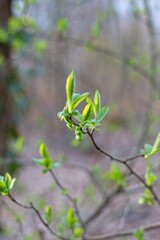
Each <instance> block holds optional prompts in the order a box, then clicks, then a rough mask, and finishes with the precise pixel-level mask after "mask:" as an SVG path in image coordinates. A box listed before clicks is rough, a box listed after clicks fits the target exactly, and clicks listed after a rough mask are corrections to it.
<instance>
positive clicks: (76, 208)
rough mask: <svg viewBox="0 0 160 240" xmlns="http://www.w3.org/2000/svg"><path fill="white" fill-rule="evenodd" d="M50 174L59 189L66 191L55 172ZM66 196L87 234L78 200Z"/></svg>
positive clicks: (51, 171) (68, 195)
mask: <svg viewBox="0 0 160 240" xmlns="http://www.w3.org/2000/svg"><path fill="white" fill-rule="evenodd" d="M50 173H51V176H52V178H53V179H54V181H55V183H56V184H57V186H58V187H59V189H60V190H61V191H66V189H65V188H64V187H63V186H62V184H61V183H60V182H59V180H58V178H57V177H56V175H55V174H54V172H53V170H50ZM65 196H66V197H67V198H68V200H69V201H70V202H71V203H72V205H73V207H74V210H75V214H76V215H77V217H78V220H79V223H80V224H81V226H82V227H83V229H84V232H85V224H84V222H83V220H82V218H81V215H80V211H79V208H78V205H77V201H76V199H74V198H73V197H72V196H71V195H70V194H69V193H68V192H67V193H66V194H65Z"/></svg>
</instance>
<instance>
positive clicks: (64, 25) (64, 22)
mask: <svg viewBox="0 0 160 240" xmlns="http://www.w3.org/2000/svg"><path fill="white" fill-rule="evenodd" d="M68 27H69V22H68V19H66V18H60V19H58V21H57V29H58V31H59V32H61V33H63V32H64V31H66V30H67V29H68Z"/></svg>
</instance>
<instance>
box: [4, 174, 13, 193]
mask: <svg viewBox="0 0 160 240" xmlns="http://www.w3.org/2000/svg"><path fill="white" fill-rule="evenodd" d="M4 180H5V183H6V188H7V189H8V190H10V185H11V182H12V178H11V175H10V174H9V173H6V174H5V178H4Z"/></svg>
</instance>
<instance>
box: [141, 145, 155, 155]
mask: <svg viewBox="0 0 160 240" xmlns="http://www.w3.org/2000/svg"><path fill="white" fill-rule="evenodd" d="M152 148H153V146H152V145H150V144H145V145H144V149H141V151H140V152H141V154H144V155H148V154H150V153H151V151H152Z"/></svg>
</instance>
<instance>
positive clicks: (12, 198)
mask: <svg viewBox="0 0 160 240" xmlns="http://www.w3.org/2000/svg"><path fill="white" fill-rule="evenodd" d="M8 197H9V199H10V200H11V201H12V202H14V203H15V204H16V205H18V206H20V207H22V208H25V209H32V210H33V211H34V212H35V213H36V215H37V216H38V218H39V220H40V221H41V223H42V224H43V225H44V226H45V227H46V228H47V230H48V231H49V232H50V233H51V234H52V235H54V236H56V237H57V238H58V239H61V240H69V239H68V238H65V237H62V236H60V235H59V234H57V233H56V232H55V230H53V229H52V228H51V227H50V226H49V225H48V223H47V222H45V221H44V219H43V218H42V216H41V214H40V212H39V211H38V209H37V208H36V207H35V206H34V205H33V203H32V202H31V203H30V205H24V204H22V203H20V202H18V201H17V200H16V199H15V198H14V197H13V195H11V193H9V194H8Z"/></svg>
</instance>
